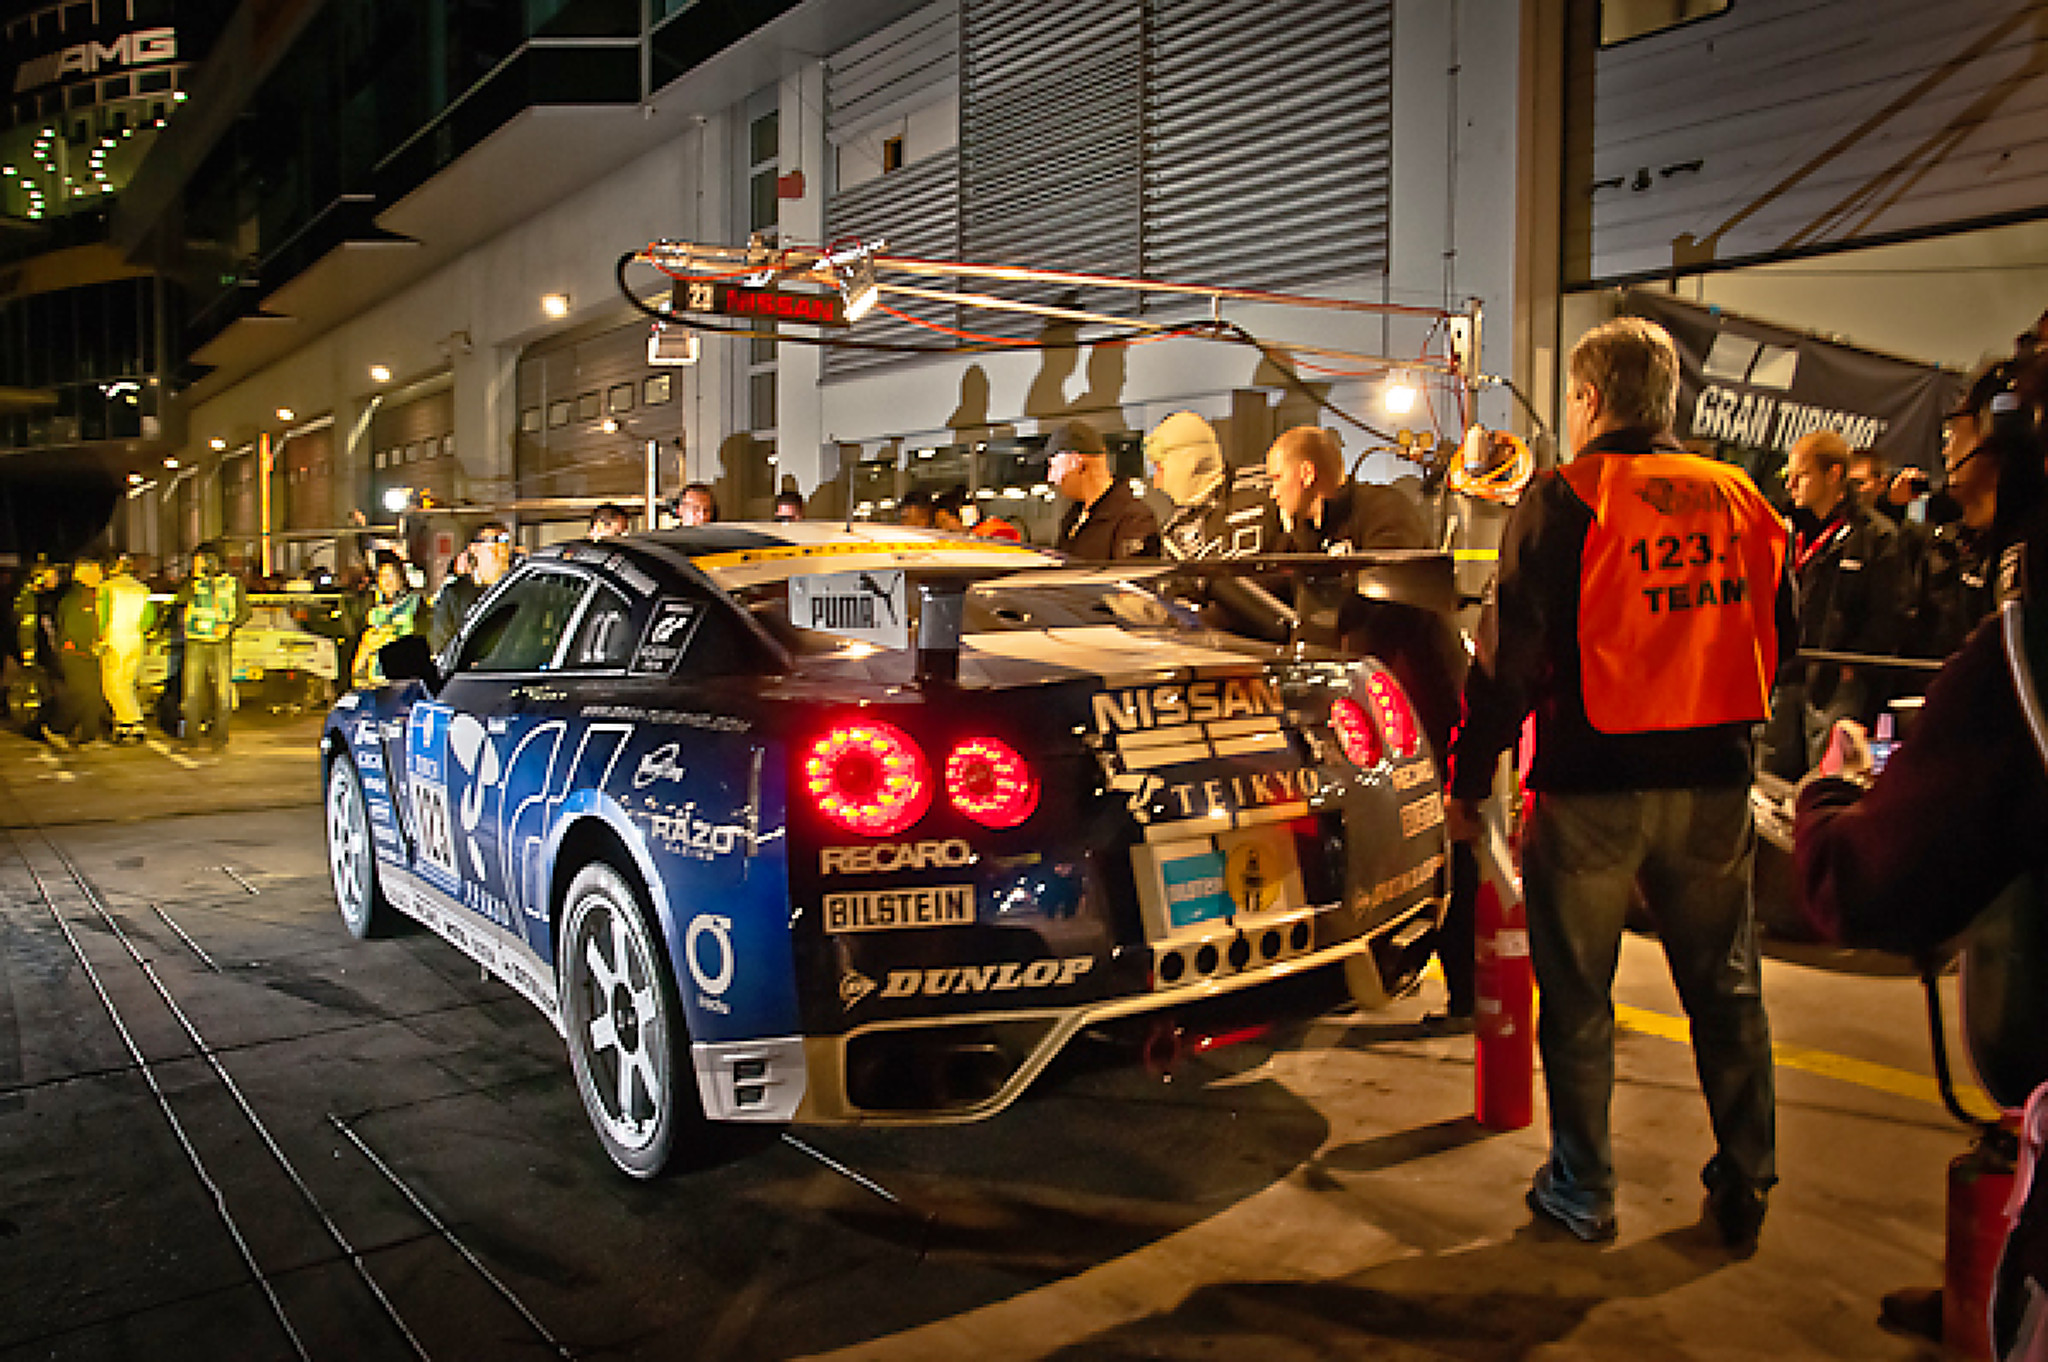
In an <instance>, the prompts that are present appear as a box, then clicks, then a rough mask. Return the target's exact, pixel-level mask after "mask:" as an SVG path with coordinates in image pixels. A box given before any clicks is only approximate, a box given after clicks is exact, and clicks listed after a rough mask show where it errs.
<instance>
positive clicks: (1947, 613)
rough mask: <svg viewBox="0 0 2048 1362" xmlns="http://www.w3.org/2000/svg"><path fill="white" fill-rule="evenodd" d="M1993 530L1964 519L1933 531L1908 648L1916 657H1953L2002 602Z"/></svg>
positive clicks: (1913, 596) (1915, 591)
mask: <svg viewBox="0 0 2048 1362" xmlns="http://www.w3.org/2000/svg"><path fill="white" fill-rule="evenodd" d="M1990 543H1991V537H1990V535H1989V534H1988V533H1985V532H1980V531H1976V530H1972V529H1970V528H1969V527H1968V526H1967V525H1964V524H1963V523H1962V522H1961V521H1956V522H1953V523H1951V524H1947V525H1943V526H1941V527H1940V528H1939V529H1937V530H1935V531H1933V532H1932V533H1931V534H1929V535H1928V536H1927V539H1926V542H1925V547H1924V548H1923V549H1922V551H1921V555H1920V564H1919V571H1918V573H1917V574H1916V579H1915V582H1914V584H1913V587H1912V589H1911V593H1910V603H1909V605H1908V617H1909V623H1908V626H1907V633H1906V644H1905V647H1906V651H1907V652H1908V653H1909V654H1911V655H1912V656H1914V657H1935V658H1939V657H1948V656H1950V655H1951V654H1953V653H1954V652H1955V651H1956V650H1957V649H1958V648H1960V647H1962V646H1963V642H1964V640H1966V639H1967V638H1969V637H1970V634H1971V633H1972V632H1973V631H1974V630H1975V629H1976V627H1977V626H1978V625H1979V624H1981V623H1983V621H1984V617H1985V616H1986V615H1988V614H1990V613H1991V610H1992V607H1993V606H1994V605H1995V604H1996V603H1997V602H1996V599H1995V597H1994V593H1993V591H1992V582H1991V577H1992V572H1991V564H1990V563H1989V561H1988V560H1987V551H1988V548H1989V545H1990Z"/></svg>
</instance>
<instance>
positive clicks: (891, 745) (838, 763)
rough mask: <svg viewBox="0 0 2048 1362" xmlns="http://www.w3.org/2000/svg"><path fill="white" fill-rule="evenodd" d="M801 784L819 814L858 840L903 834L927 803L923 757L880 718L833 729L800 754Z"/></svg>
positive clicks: (927, 773) (927, 780)
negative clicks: (802, 762)
mask: <svg viewBox="0 0 2048 1362" xmlns="http://www.w3.org/2000/svg"><path fill="white" fill-rule="evenodd" d="M803 781H804V788H805V790H806V791H807V792H808V793H809V795H810V797H811V802H812V803H813V804H814V805H815V806H816V807H817V810H818V812H819V813H821V814H823V815H824V816H825V818H826V819H827V820H829V821H830V822H833V823H836V824H838V825H839V826H840V827H842V828H845V829H846V830H847V831H848V832H852V833H857V834H859V835H860V836H863V837H887V836H890V835H892V834H894V833H898V832H901V831H903V830H904V829H905V828H907V827H910V826H911V825H912V824H913V823H915V822H917V820H918V819H920V818H922V817H924V814H925V810H926V809H928V808H930V807H931V802H932V779H931V768H930V767H929V766H928V765H927V764H926V762H925V757H924V753H923V752H922V751H920V750H919V749H918V746H917V744H916V743H915V742H913V741H912V740H911V737H910V735H909V734H908V733H905V732H904V731H903V730H902V729H900V728H898V727H896V726H895V725H894V724H892V723H888V722H886V721H884V720H881V719H847V720H842V721H841V722H839V723H836V724H834V725H833V726H832V727H831V728H830V729H829V730H827V731H826V733H825V734H824V736H823V737H821V738H819V739H817V741H815V742H813V743H812V744H811V745H810V748H809V750H808V751H806V752H805V753H804V765H803Z"/></svg>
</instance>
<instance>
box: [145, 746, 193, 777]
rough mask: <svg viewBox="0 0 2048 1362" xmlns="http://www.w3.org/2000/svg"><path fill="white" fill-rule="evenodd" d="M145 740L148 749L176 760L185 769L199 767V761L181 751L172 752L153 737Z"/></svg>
mask: <svg viewBox="0 0 2048 1362" xmlns="http://www.w3.org/2000/svg"><path fill="white" fill-rule="evenodd" d="M146 742H147V744H148V747H149V750H150V751H152V752H155V753H157V754H158V755H159V756H162V757H164V758H166V759H167V760H170V761H174V762H176V763H177V764H178V765H180V766H182V767H184V768H185V769H186V770H188V771H196V770H198V769H199V763H198V762H196V761H194V760H192V758H190V757H188V756H186V755H185V754H184V753H183V752H173V751H172V750H171V749H170V748H169V747H167V746H166V745H164V744H163V743H162V742H160V741H158V740H157V739H155V738H149V739H147V740H146Z"/></svg>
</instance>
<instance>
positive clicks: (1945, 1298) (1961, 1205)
mask: <svg viewBox="0 0 2048 1362" xmlns="http://www.w3.org/2000/svg"><path fill="white" fill-rule="evenodd" d="M2012 1186H2013V1164H2012V1160H2011V1158H2009V1157H2008V1156H2007V1155H2006V1154H2005V1153H2004V1151H2003V1150H2001V1149H1999V1148H1996V1147H1995V1146H1994V1142H1993V1141H1992V1140H1991V1139H1989V1138H1986V1139H1981V1140H1979V1141H1978V1142H1977V1145H1976V1147H1975V1148H1974V1149H1972V1150H1970V1152H1969V1153H1967V1154H1958V1155H1956V1157H1955V1158H1954V1159H1953V1160H1951V1161H1950V1163H1949V1166H1948V1225H1947V1246H1946V1252H1945V1253H1944V1254H1943V1266H1942V1280H1941V1341H1942V1342H1943V1343H1944V1344H1946V1345H1947V1346H1948V1347H1949V1348H1951V1349H1953V1350H1954V1351H1955V1352H1957V1353H1960V1354H1961V1355H1962V1356H1964V1357H1971V1358H1982V1359H1985V1362H1989V1359H1990V1358H1991V1356H1992V1353H1991V1328H1990V1314H1991V1281H1992V1278H1993V1276H1994V1275H1995V1274H1996V1273H1997V1271H1998V1255H1999V1254H2000V1253H2001V1252H2002V1251H2003V1250H2004V1248H2005V1236H2006V1233H2007V1231H2008V1230H2010V1229H2011V1228H2012V1220H2011V1218H2010V1217H2009V1216H2008V1215H2007V1214H2006V1203H2007V1202H2008V1201H2009V1200H2010V1199H2011V1197H2012Z"/></svg>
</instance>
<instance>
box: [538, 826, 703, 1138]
mask: <svg viewBox="0 0 2048 1362" xmlns="http://www.w3.org/2000/svg"><path fill="white" fill-rule="evenodd" d="M651 919H652V915H651V914H650V913H649V912H648V911H647V907H646V904H645V901H644V900H643V899H642V897H641V896H640V895H639V894H638V893H636V892H635V891H634V889H633V886H632V885H631V884H629V883H628V882H627V880H626V878H625V877H624V876H623V875H621V874H620V873H619V871H618V870H617V869H616V868H614V867H613V866H612V865H610V864H609V863H608V862H605V861H593V862H591V863H590V864H589V865H586V866H584V867H583V869H582V870H580V871H578V872H577V874H576V878H575V879H574V880H572V881H570V883H569V892H568V894H567V895H566V896H565V898H564V900H563V911H562V932H561V935H560V936H559V937H558V938H557V941H558V948H559V951H560V954H559V955H558V957H557V958H558V959H559V960H560V961H561V998H562V1020H563V1024H564V1026H565V1028H566V1030H567V1033H568V1043H569V1062H570V1065H571V1066H572V1067H573V1068H574V1069H575V1071H576V1091H577V1094H578V1095H579V1096H580V1097H581V1098H582V1099H583V1109H584V1112H585V1113H586V1114H587V1115H588V1116H589V1117H590V1124H591V1127H592V1128H593V1129H594V1130H596V1132H597V1137H598V1139H599V1140H600V1141H601V1142H602V1143H603V1144H604V1151H605V1153H606V1154H607V1155H609V1156H610V1158H611V1161H612V1162H613V1163H614V1164H615V1165H617V1167H618V1169H619V1171H621V1172H623V1173H625V1174H627V1175H628V1176H629V1177H635V1178H652V1177H657V1176H659V1175H660V1174H661V1173H662V1172H663V1171H664V1170H666V1169H667V1168H668V1167H669V1163H670V1159H671V1156H672V1155H673V1154H674V1153H675V1150H676V1145H677V1141H678V1139H679V1137H681V1136H682V1135H683V1134H684V1133H685V1132H688V1133H690V1134H692V1135H694V1134H696V1133H698V1132H699V1131H700V1130H701V1129H702V1127H703V1126H704V1124H705V1121H704V1113H703V1107H702V1105H701V1103H700V1102H699V1100H698V1097H697V1077H696V1072H695V1070H694V1068H693V1067H692V1065H691V1063H690V1058H689V1053H690V1047H689V1034H688V1030H687V1025H686V1023H685V1021H684V1019H683V1008H682V1003H681V1001H680V1000H679V998H678V997H677V994H676V984H675V977H674V975H673V974H672V973H671V971H670V969H669V965H668V956H667V953H666V952H665V951H664V950H663V949H662V945H661V938H660V936H659V935H658V934H657V933H656V932H654V931H653V930H652V929H651V928H650V927H649V925H648V924H649V922H650V921H651Z"/></svg>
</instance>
